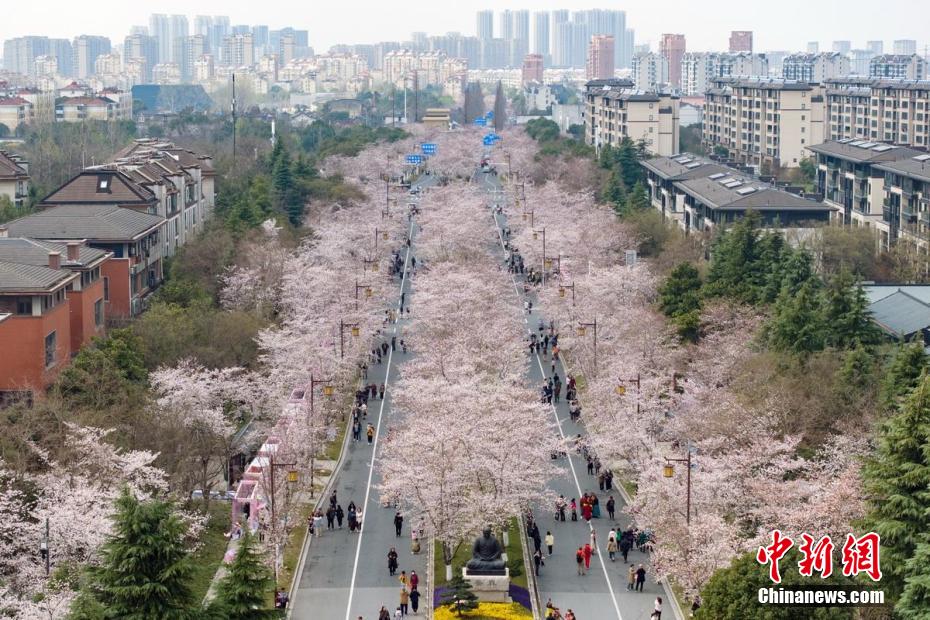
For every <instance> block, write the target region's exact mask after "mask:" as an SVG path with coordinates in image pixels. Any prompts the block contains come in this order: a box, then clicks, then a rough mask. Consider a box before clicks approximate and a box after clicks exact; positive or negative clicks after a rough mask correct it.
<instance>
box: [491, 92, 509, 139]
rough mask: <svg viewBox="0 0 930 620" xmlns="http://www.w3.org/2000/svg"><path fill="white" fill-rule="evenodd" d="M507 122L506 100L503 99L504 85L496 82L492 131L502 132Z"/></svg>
mask: <svg viewBox="0 0 930 620" xmlns="http://www.w3.org/2000/svg"><path fill="white" fill-rule="evenodd" d="M506 121H507V98H506V97H504V85H503V84H501V82H500V81H498V82H497V92H496V93H494V130H495V131H502V130H503V129H504V124H505V123H506Z"/></svg>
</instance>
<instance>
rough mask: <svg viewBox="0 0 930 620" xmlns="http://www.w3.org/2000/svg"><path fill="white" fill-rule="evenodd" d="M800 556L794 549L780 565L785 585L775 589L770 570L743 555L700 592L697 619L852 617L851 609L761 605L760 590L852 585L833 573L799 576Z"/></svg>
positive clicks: (838, 619)
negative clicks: (825, 577)
mask: <svg viewBox="0 0 930 620" xmlns="http://www.w3.org/2000/svg"><path fill="white" fill-rule="evenodd" d="M799 555H800V554H799V553H798V552H797V551H796V550H794V549H792V550H791V551H790V552H788V553H787V554H786V555H785V557H783V558H782V559H781V561H780V562H779V567H780V572H781V577H782V582H781V584H780V585H779V586H775V584H773V583H772V581H771V579H770V578H769V567H768V566H762V565H760V564H759V563H758V562H757V561H756V556H755V554H754V553H747V554H745V555H742V556H740V557H738V558H736V559H735V560H733V562H732V563H731V564H730V566H728V567H727V568H721V569H720V570H718V571H717V572H715V573H714V575H713V576H712V577H711V578H710V581H708V582H707V584H706V585H705V586H704V589H703V590H701V608H700V609H698V610H697V612H696V613H695V614H694V618H695V620H747V619H749V618H751V619H752V620H845V619H849V618H852V617H853V612H852V609H850V608H848V607H832V608H831V607H781V606H775V605H762V604H760V603H759V598H758V593H759V590H760V589H763V588H772V587H776V588H777V587H787V586H802V585H837V586H848V585H852V584H853V582H852V580H851V579H849V578H846V577H843V576H842V574H841V573H840V571H836V570H835V571H834V573H833V575H831V576H830V577H828V578H827V579H820V578H819V577H803V576H801V575H800V574H799V573H798V560H799Z"/></svg>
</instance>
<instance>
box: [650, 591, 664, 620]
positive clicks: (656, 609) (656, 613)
mask: <svg viewBox="0 0 930 620" xmlns="http://www.w3.org/2000/svg"><path fill="white" fill-rule="evenodd" d="M652 618H655V620H662V597H661V596H657V597H656V602H655V605H654V606H653V609H652Z"/></svg>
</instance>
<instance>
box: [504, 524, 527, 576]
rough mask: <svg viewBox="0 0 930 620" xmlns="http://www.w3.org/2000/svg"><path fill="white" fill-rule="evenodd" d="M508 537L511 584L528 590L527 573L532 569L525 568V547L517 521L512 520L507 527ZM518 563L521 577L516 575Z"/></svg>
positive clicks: (508, 562)
mask: <svg viewBox="0 0 930 620" xmlns="http://www.w3.org/2000/svg"><path fill="white" fill-rule="evenodd" d="M507 535H508V537H509V538H510V544H509V545H507V564H508V565H509V566H510V582H511V583H512V584H514V585H517V586H520V587H521V588H526V587H527V581H526V571H528V570H531V569H530V567H529V566H525V565H524V562H523V545H522V543H521V541H520V526H519V525H518V524H517V520H516V519H511V520H510V525H509V526H508V527H507ZM517 563H518V566H519V567H520V574H519V575H515V574H514V573H516V571H515V570H514V564H517Z"/></svg>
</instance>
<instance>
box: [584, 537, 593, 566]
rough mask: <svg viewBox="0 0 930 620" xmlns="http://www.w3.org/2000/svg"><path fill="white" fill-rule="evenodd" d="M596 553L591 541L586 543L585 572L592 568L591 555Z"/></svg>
mask: <svg viewBox="0 0 930 620" xmlns="http://www.w3.org/2000/svg"><path fill="white" fill-rule="evenodd" d="M592 555H594V550H593V549H592V548H591V544H590V543H585V544H584V570H585V572H587V571H589V570H591V556H592Z"/></svg>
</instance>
